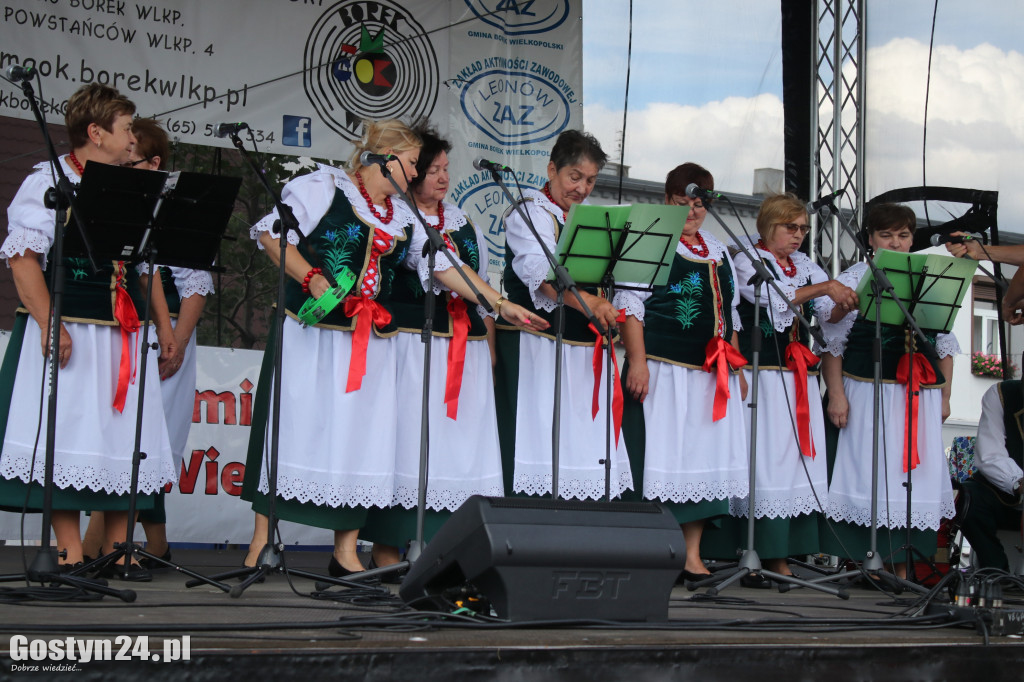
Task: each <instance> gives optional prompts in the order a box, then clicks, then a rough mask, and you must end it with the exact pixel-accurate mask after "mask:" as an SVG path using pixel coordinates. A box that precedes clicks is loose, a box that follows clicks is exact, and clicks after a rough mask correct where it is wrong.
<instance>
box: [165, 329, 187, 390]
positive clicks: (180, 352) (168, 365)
mask: <svg viewBox="0 0 1024 682" xmlns="http://www.w3.org/2000/svg"><path fill="white" fill-rule="evenodd" d="M187 345H188V339H184V340H182V339H179V338H178V336H177V334H175V335H174V337H173V343H172V345H171V348H172V349H173V351H172V352H171V354H170V355H168V356H166V357H165V356H164V354H163V353H162V352H161V354H160V359H159V360H158V361H157V366H158V367H159V368H160V379H161V380H163V379H170V378H171V377H172V376H174V375H175V374H177V372H178V370H179V369H181V364H182V362H183V361H184V360H185V348H186V346H187ZM160 348H161V351H162V350H163V344H162V343H161V345H160Z"/></svg>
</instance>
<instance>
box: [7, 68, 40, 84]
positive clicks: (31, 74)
mask: <svg viewBox="0 0 1024 682" xmlns="http://www.w3.org/2000/svg"><path fill="white" fill-rule="evenodd" d="M35 77H36V70H35V68H33V67H31V66H19V65H18V64H11V65H10V66H8V67H7V68H6V69H4V78H6V79H7V80H9V81H12V82H14V83H20V82H21V81H30V80H32V79H33V78H35Z"/></svg>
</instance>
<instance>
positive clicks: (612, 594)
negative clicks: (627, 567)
mask: <svg viewBox="0 0 1024 682" xmlns="http://www.w3.org/2000/svg"><path fill="white" fill-rule="evenodd" d="M552 577H553V585H552V588H553V592H552V595H551V597H552V598H553V599H558V598H560V597H568V598H569V599H618V598H619V592H620V590H621V589H622V585H623V583H628V582H629V578H630V576H629V573H628V572H625V571H554V572H553V573H552Z"/></svg>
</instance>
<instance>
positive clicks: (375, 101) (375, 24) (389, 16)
mask: <svg viewBox="0 0 1024 682" xmlns="http://www.w3.org/2000/svg"><path fill="white" fill-rule="evenodd" d="M303 67H304V70H303V78H302V85H303V88H304V89H305V91H306V97H307V98H309V101H310V103H311V104H312V105H313V108H314V109H315V110H316V112H317V114H319V115H320V118H321V119H323V121H324V123H326V124H327V126H328V127H329V128H331V129H332V130H334V131H335V132H336V133H338V134H339V135H341V136H342V137H344V138H345V139H347V140H350V141H351V140H358V139H359V137H360V136H361V134H362V120H363V119H374V120H381V119H387V118H399V117H401V118H404V119H406V120H410V121H415V120H418V119H421V118H426V117H427V116H429V115H430V112H431V111H433V109H434V105H435V104H436V102H437V91H438V85H439V81H440V76H439V74H438V65H437V54H436V53H435V52H434V46H433V45H432V44H431V42H430V40H429V39H428V38H427V36H426V33H425V31H424V30H423V27H422V26H421V25H420V24H419V23H417V22H416V20H415V19H414V18H413V17H412V16H411V15H410V14H409V12H408V11H407V10H406V9H405V8H404V7H402V6H401V5H399V4H398V3H396V2H392V1H391V0H378V1H377V2H369V1H367V0H343V1H342V2H338V3H335V4H334V5H332V6H331V7H329V8H328V9H327V11H326V12H324V13H323V14H322V15H320V18H319V19H317V21H316V23H315V24H314V25H313V28H312V29H311V30H310V32H309V38H307V39H306V47H305V52H304V55H303Z"/></svg>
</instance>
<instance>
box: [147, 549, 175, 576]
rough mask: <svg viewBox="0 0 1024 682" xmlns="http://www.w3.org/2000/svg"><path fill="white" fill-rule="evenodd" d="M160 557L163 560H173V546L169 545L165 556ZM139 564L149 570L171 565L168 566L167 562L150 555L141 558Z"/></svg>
mask: <svg viewBox="0 0 1024 682" xmlns="http://www.w3.org/2000/svg"><path fill="white" fill-rule="evenodd" d="M160 558H161V559H162V560H164V561H170V560H171V548H170V547H168V548H167V551H166V552H164V554H163V556H162V557H160ZM139 565H140V566H142V567H143V568H144V569H146V570H147V571H156V570H159V569H161V568H170V566H168V565H167V564H162V563H160V562H159V561H157V560H156V559H150V558H149V557H142V558H140V559H139Z"/></svg>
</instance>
